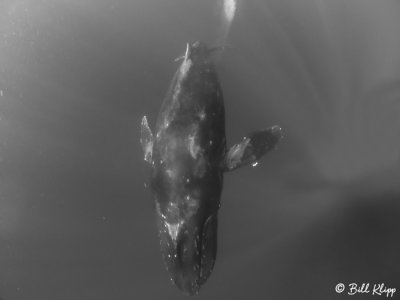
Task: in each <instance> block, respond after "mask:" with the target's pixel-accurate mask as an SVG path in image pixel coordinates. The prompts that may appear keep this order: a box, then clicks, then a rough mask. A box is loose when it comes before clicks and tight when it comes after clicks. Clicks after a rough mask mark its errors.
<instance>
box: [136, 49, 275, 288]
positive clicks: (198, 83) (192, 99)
mask: <svg viewBox="0 0 400 300" xmlns="http://www.w3.org/2000/svg"><path fill="white" fill-rule="evenodd" d="M215 50H216V48H209V47H208V46H207V45H206V44H205V43H202V42H195V43H193V44H191V45H189V44H188V45H187V48H186V53H185V55H184V57H183V59H182V63H181V64H180V66H179V68H178V70H177V72H176V73H175V75H174V77H173V79H172V82H171V85H170V88H169V90H168V92H167V95H166V97H165V99H164V101H163V103H162V106H161V109H160V112H159V115H158V117H157V122H156V127H155V134H154V135H153V133H152V131H151V129H150V126H149V124H148V121H147V118H146V116H144V117H143V119H142V124H141V139H140V141H141V145H142V148H143V151H144V159H145V161H146V162H148V163H149V164H150V167H151V175H150V188H151V191H152V194H153V198H154V202H155V210H156V219H157V228H158V235H159V239H160V247H161V253H162V256H163V261H164V263H165V266H166V269H167V270H168V272H169V274H170V276H171V280H172V281H173V283H174V284H175V285H176V286H177V287H178V288H179V289H180V290H181V291H182V292H184V293H186V294H189V295H194V294H197V293H198V291H199V289H200V287H201V286H202V285H203V284H204V283H205V282H206V280H207V279H208V277H209V276H210V274H211V272H212V270H213V267H214V263H215V259H216V253H217V225H218V209H219V207H220V198H221V192H222V186H223V174H224V172H227V171H232V170H234V169H236V168H239V167H241V166H244V165H249V164H254V163H256V162H258V160H259V159H260V158H261V157H262V156H263V155H264V154H265V153H267V152H268V151H269V150H271V149H273V148H274V147H275V146H276V144H277V143H278V141H279V140H280V138H281V137H282V134H281V129H280V128H279V127H278V126H272V127H270V128H267V129H264V130H259V131H255V132H253V133H251V134H249V135H248V136H246V137H244V138H243V140H242V141H241V142H240V143H238V144H236V145H234V146H232V147H230V148H229V149H227V146H226V137H225V113H224V101H223V95H222V90H221V86H220V83H219V80H218V76H217V72H216V70H215V66H214V64H213V62H212V60H211V54H212V53H213V52H214V51H215Z"/></svg>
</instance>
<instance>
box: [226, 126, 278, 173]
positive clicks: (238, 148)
mask: <svg viewBox="0 0 400 300" xmlns="http://www.w3.org/2000/svg"><path fill="white" fill-rule="evenodd" d="M281 137H282V130H281V128H280V127H279V126H272V127H270V128H267V129H264V130H259V131H254V132H252V133H250V134H249V135H248V136H245V137H244V138H243V140H242V141H241V142H240V143H238V144H235V145H233V146H232V147H231V148H230V149H229V150H228V151H227V152H226V154H225V157H224V160H223V163H222V169H223V171H224V172H228V171H233V170H235V169H237V168H240V167H242V166H247V165H250V164H256V163H257V162H258V161H259V160H260V158H261V157H262V156H263V155H264V154H266V153H267V152H268V151H270V150H272V149H274V148H275V146H276V144H277V143H278V142H279V140H280V139H281Z"/></svg>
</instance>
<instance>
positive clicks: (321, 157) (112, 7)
mask: <svg viewBox="0 0 400 300" xmlns="http://www.w3.org/2000/svg"><path fill="white" fill-rule="evenodd" d="M221 24H222V25H221ZM399 30H400V3H399V2H398V1H394V0H393V1H391V0H382V1H373V0H353V1H347V0H337V1H328V0H325V1H324V0H301V1H290V0H268V1H266V0H252V1H244V0H243V1H241V2H239V3H238V6H237V11H236V16H235V18H234V20H233V23H232V26H231V27H230V28H229V32H228V29H227V27H226V26H224V25H223V22H221V5H220V3H219V2H216V1H211V0H207V1H194V0H193V1H187V0H169V1H162V0H135V1H122V0H118V1H94V0H80V1H78V0H68V1H67V0H53V1H46V0H41V1H33V0H3V1H1V3H0V297H1V299H3V300H10V299H11V300H12V299H16V300H19V299H30V300H39V299H57V300H64V299H82V300H84V299H85V300H86V299H184V298H187V297H186V296H184V295H182V294H181V293H180V292H179V290H178V289H177V288H176V287H174V286H173V285H172V284H171V283H170V282H169V279H168V277H169V276H168V274H167V272H166V271H165V270H164V265H163V263H162V259H161V254H160V251H159V241H158V237H157V229H156V224H155V217H154V205H153V201H152V199H151V193H150V191H149V190H148V189H145V187H144V183H145V182H147V178H148V174H149V168H148V166H147V164H146V163H145V162H144V160H143V153H142V149H141V146H140V143H139V139H140V121H141V118H142V116H143V115H145V114H146V115H147V116H148V119H149V121H150V126H151V125H152V124H153V125H154V124H155V119H156V116H157V113H158V110H159V108H160V105H161V102H162V99H163V97H164V95H165V93H166V91H167V89H168V86H169V83H170V80H171V78H172V76H173V74H174V72H175V70H176V68H177V67H178V63H177V62H174V59H175V58H177V57H179V56H181V55H182V54H183V53H184V50H185V45H186V42H193V41H196V40H202V41H204V42H207V43H209V44H218V43H224V44H226V46H227V47H225V49H224V51H223V52H222V53H221V54H220V55H219V56H218V57H217V58H216V66H217V71H218V73H219V77H220V81H221V85H222V89H223V92H224V98H225V110H226V131H227V140H228V145H232V144H234V143H236V142H238V141H240V139H241V138H242V136H244V135H245V134H247V133H248V132H250V131H253V130H255V129H259V128H264V127H269V126H272V125H275V124H277V125H279V126H281V127H282V128H283V130H284V133H285V138H284V139H283V140H282V141H281V142H280V144H279V146H278V148H277V150H276V151H273V152H271V153H269V154H268V155H267V156H266V157H265V158H263V159H262V160H261V161H260V162H259V164H258V165H257V167H254V168H252V167H247V168H242V169H240V170H236V171H234V172H232V173H229V174H227V175H226V176H225V181H224V189H223V192H222V199H221V201H222V207H221V209H220V212H219V232H218V254H217V261H216V264H215V267H214V271H213V274H212V275H211V277H210V278H209V279H208V281H207V283H206V284H205V285H204V286H203V287H202V288H201V290H200V294H199V295H198V296H196V298H198V299H221V298H222V297H224V298H225V297H226V298H227V299H228V297H229V299H244V298H246V297H247V298H248V299H250V298H251V299H253V298H254V299H259V298H262V299H338V298H340V297H346V296H347V295H344V294H342V295H338V294H337V293H336V292H335V286H336V285H337V284H338V283H344V284H345V285H347V284H349V283H353V282H354V283H359V284H361V283H370V284H371V286H372V285H373V284H374V283H384V284H385V285H386V286H387V287H389V288H396V289H397V290H398V291H397V292H396V294H395V295H394V297H393V298H394V299H395V298H396V297H399V294H400V256H399V253H400V242H399V240H398V237H399V236H400V117H399V115H400V79H399V78H400V35H399V34H398V32H399ZM228 33H229V34H228ZM370 289H372V287H371V288H370ZM369 297H373V296H372V295H371V294H369V295H367V294H357V295H354V296H352V298H351V299H366V298H369ZM381 297H385V296H381Z"/></svg>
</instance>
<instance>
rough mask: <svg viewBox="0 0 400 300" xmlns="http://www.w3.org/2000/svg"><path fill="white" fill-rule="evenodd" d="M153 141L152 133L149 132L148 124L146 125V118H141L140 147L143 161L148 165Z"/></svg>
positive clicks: (150, 159)
mask: <svg viewBox="0 0 400 300" xmlns="http://www.w3.org/2000/svg"><path fill="white" fill-rule="evenodd" d="M153 141H154V138H153V133H152V132H151V129H150V127H149V124H148V123H147V118H146V116H143V118H142V126H141V132H140V144H141V145H142V148H143V153H144V160H145V161H147V162H148V163H151V162H152V156H153Z"/></svg>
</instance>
